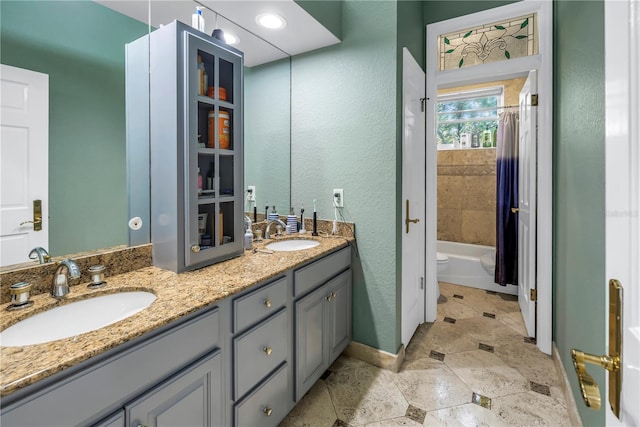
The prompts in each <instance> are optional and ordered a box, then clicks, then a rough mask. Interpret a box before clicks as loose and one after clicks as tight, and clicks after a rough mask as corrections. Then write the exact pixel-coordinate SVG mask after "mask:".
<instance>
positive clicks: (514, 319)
mask: <svg viewBox="0 0 640 427" xmlns="http://www.w3.org/2000/svg"><path fill="white" fill-rule="evenodd" d="M496 320H497V321H498V322H500V323H502V324H503V325H506V326H508V327H510V328H511V329H513V330H514V331H515V332H516V333H518V334H520V335H522V336H529V334H528V333H527V328H526V327H525V326H524V321H523V320H522V313H521V312H520V310H518V311H512V312H511V313H496Z"/></svg>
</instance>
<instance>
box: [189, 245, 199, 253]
mask: <svg viewBox="0 0 640 427" xmlns="http://www.w3.org/2000/svg"><path fill="white" fill-rule="evenodd" d="M191 252H193V253H194V254H197V253H198V252H200V245H193V246H191Z"/></svg>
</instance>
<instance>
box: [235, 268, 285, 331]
mask: <svg viewBox="0 0 640 427" xmlns="http://www.w3.org/2000/svg"><path fill="white" fill-rule="evenodd" d="M286 302H287V278H286V277H283V278H282V279H280V280H276V281H275V282H272V283H270V284H268V285H265V286H262V287H260V288H259V289H256V290H255V291H253V292H250V293H248V294H246V295H243V296H242V297H240V298H237V299H235V300H233V332H234V333H235V332H238V331H241V330H243V329H244V328H246V327H247V326H250V325H252V324H254V323H255V322H257V321H259V320H262V319H264V318H266V317H267V316H270V315H271V314H273V313H275V312H277V311H278V310H279V309H280V307H282V306H283V305H285V304H286Z"/></svg>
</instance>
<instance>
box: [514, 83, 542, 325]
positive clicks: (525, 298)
mask: <svg viewBox="0 0 640 427" xmlns="http://www.w3.org/2000/svg"><path fill="white" fill-rule="evenodd" d="M537 93H538V87H537V72H536V71H531V72H529V77H528V78H527V80H526V81H525V82H524V86H522V90H521V91H520V136H519V144H518V159H519V160H518V206H517V208H519V209H520V210H519V212H518V303H519V304H520V310H521V311H522V318H523V319H524V324H525V326H526V328H527V333H528V334H529V336H530V337H535V336H536V303H535V302H534V301H533V300H532V298H531V290H532V289H536V197H537V193H536V171H537V163H536V158H537V140H538V138H537V124H538V117H537V114H536V113H537V111H536V110H537V108H536V107H532V102H531V97H532V95H534V94H537ZM514 207H516V206H514Z"/></svg>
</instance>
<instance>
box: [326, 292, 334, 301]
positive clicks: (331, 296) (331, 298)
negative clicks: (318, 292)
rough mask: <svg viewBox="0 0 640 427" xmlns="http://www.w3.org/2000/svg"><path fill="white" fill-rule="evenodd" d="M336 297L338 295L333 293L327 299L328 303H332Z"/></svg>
mask: <svg viewBox="0 0 640 427" xmlns="http://www.w3.org/2000/svg"><path fill="white" fill-rule="evenodd" d="M335 297H336V293H335V292H331V293H330V294H329V295H327V297H326V298H325V299H326V300H327V301H331V300H333V299H335Z"/></svg>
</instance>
